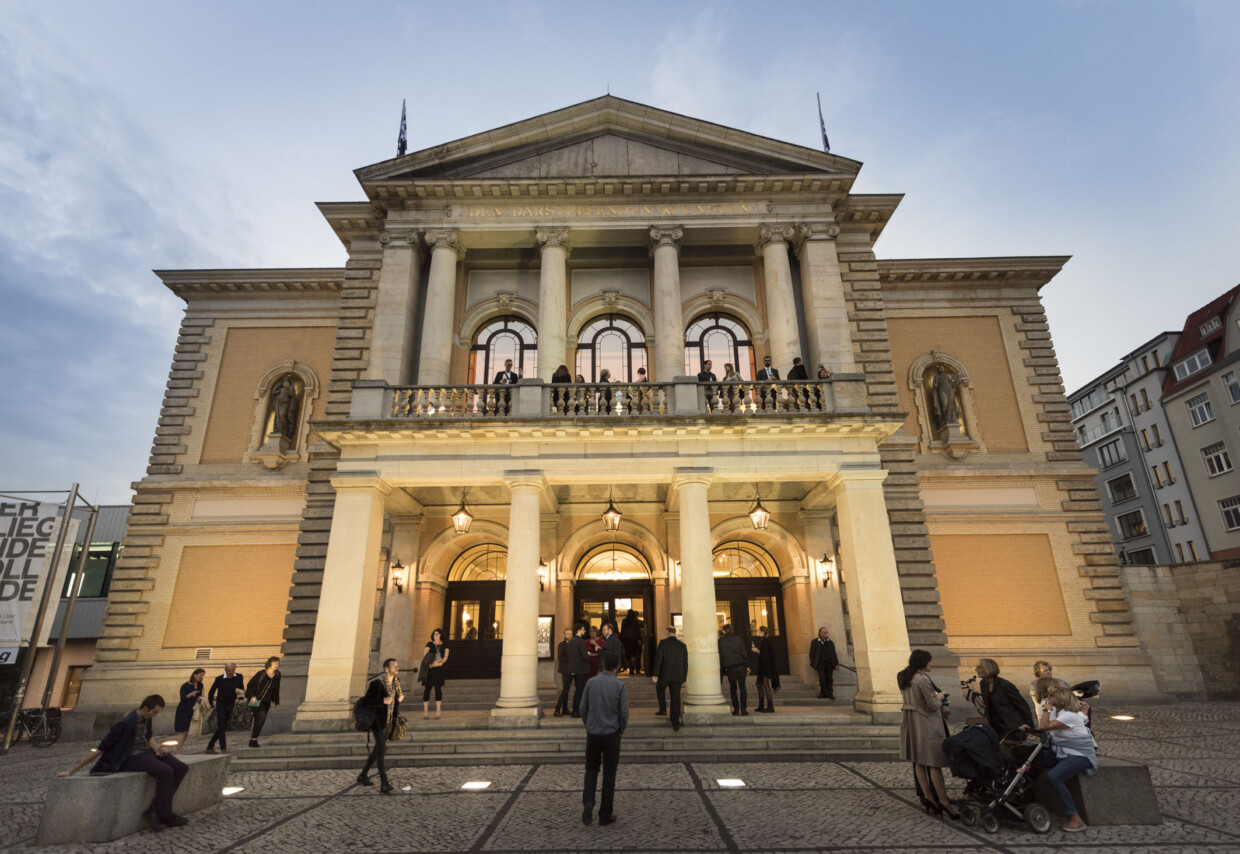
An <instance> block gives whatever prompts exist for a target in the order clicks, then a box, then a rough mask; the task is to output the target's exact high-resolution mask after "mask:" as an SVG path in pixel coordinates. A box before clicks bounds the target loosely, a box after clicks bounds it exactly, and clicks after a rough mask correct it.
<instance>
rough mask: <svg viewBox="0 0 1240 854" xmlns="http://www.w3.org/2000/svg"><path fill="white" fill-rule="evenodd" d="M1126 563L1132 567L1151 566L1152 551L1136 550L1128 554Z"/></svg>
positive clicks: (1152, 562) (1152, 560)
mask: <svg viewBox="0 0 1240 854" xmlns="http://www.w3.org/2000/svg"><path fill="white" fill-rule="evenodd" d="M1128 563H1129V564H1131V565H1132V566H1153V565H1154V563H1155V561H1154V550H1153V549H1137V550H1136V551H1132V552H1129V553H1128Z"/></svg>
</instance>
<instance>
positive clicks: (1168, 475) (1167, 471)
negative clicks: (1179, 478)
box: [1163, 460, 1175, 485]
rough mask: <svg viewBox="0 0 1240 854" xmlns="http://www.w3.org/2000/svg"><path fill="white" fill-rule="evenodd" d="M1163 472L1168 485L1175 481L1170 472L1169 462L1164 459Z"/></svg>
mask: <svg viewBox="0 0 1240 854" xmlns="http://www.w3.org/2000/svg"><path fill="white" fill-rule="evenodd" d="M1163 474H1164V475H1165V476H1166V478H1167V484H1168V485H1170V484H1173V483H1175V475H1173V474H1172V473H1171V463H1169V462H1167V461H1165V460H1164V461H1163Z"/></svg>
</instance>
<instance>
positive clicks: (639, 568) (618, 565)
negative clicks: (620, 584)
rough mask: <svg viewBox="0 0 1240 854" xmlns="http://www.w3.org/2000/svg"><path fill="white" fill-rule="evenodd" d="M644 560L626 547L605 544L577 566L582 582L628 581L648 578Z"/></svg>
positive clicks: (648, 570) (647, 569)
mask: <svg viewBox="0 0 1240 854" xmlns="http://www.w3.org/2000/svg"><path fill="white" fill-rule="evenodd" d="M649 577H650V567H649V566H648V565H647V564H646V559H645V558H644V557H642V556H641V555H640V554H638V553H637V552H636V551H634V550H633V549H631V548H629V547H628V546H623V545H618V544H611V543H609V544H607V545H603V546H598V547H597V548H595V549H592V550H591V551H590V552H589V553H588V554H586V556H585V557H584V558H582V561H581V563H580V564H578V566H577V578H578V579H580V580H582V581H628V580H631V579H634V578H649Z"/></svg>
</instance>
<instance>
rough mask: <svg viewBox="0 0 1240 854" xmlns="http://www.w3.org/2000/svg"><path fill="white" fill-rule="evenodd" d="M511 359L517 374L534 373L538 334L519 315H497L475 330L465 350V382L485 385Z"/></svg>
mask: <svg viewBox="0 0 1240 854" xmlns="http://www.w3.org/2000/svg"><path fill="white" fill-rule="evenodd" d="M508 359H512V369H513V370H514V371H515V372H516V373H517V375H518V376H522V377H535V376H537V375H538V334H537V333H536V332H535V331H534V327H533V326H530V325H529V324H528V323H526V322H525V321H524V320H522V319H521V318H519V317H513V316H508V317H498V318H496V319H495V320H492V321H491V322H490V323H488V324H487V325H486V326H483V327H482V328H481V329H479V330H478V333H477V334H476V335H474V344H473V347H471V348H470V351H469V381H470V382H471V383H473V384H474V385H486V384H487V383H489V382H491V380H493V379H494V378H495V375H496V374H498V373H499V372H500V371H502V370H503V369H504V362H506V361H507V360H508Z"/></svg>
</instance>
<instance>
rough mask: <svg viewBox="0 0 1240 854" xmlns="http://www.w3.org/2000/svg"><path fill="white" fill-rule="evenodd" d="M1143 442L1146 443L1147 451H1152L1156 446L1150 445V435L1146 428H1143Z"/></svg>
mask: <svg viewBox="0 0 1240 854" xmlns="http://www.w3.org/2000/svg"><path fill="white" fill-rule="evenodd" d="M1141 440H1142V441H1143V442H1145V450H1147V451H1152V450H1154V446H1153V445H1151V444H1150V433H1149V431H1148V430H1146V429H1145V428H1144V427H1143V428H1141Z"/></svg>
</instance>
